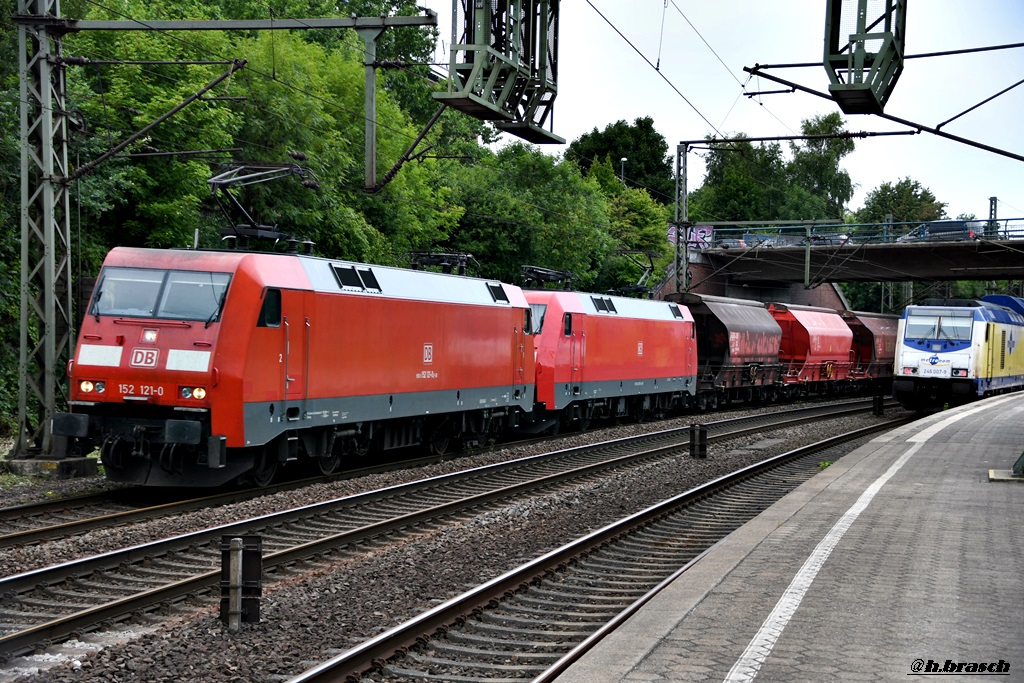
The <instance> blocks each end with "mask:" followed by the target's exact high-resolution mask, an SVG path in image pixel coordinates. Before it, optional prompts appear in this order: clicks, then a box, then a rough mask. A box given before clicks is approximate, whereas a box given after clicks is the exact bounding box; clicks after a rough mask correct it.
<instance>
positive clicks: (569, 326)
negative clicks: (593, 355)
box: [562, 313, 572, 337]
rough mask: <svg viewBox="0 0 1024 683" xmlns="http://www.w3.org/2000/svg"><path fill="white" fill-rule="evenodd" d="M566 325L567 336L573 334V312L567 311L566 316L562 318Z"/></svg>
mask: <svg viewBox="0 0 1024 683" xmlns="http://www.w3.org/2000/svg"><path fill="white" fill-rule="evenodd" d="M562 322H563V323H564V325H565V336H566V337H571V336H572V313H566V314H565V318H564V319H563V320H562Z"/></svg>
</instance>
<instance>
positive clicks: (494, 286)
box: [106, 247, 527, 307]
mask: <svg viewBox="0 0 1024 683" xmlns="http://www.w3.org/2000/svg"><path fill="white" fill-rule="evenodd" d="M106 264H111V265H118V266H123V267H136V268H180V269H184V270H210V271H225V272H235V271H238V270H245V271H247V272H250V273H251V274H252V276H253V277H256V278H257V279H258V280H259V281H261V282H262V284H263V285H265V286H269V287H280V288H282V289H311V290H313V291H317V292H328V293H339V292H344V293H346V294H353V295H367V296H377V297H385V298H400V299H415V300H419V301H434V302H445V303H460V304H476V305H492V306H493V305H498V306H510V305H514V306H519V307H525V306H526V305H527V304H526V301H525V299H524V298H523V296H522V291H521V290H520V289H519V288H518V287H516V286H515V285H507V284H505V283H502V282H500V281H498V280H484V279H480V278H471V277H466V276H462V275H448V274H443V273H434V272H430V271H425V270H408V269H404V268H394V267H390V266H377V265H371V264H366V263H356V262H353V261H341V260H337V259H327V258H321V257H317V256H305V255H300V254H281V253H273V252H252V251H205V250H186V249H135V248H128V247H117V248H115V249H113V250H111V252H110V254H108V256H107V261H106Z"/></svg>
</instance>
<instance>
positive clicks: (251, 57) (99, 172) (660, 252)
mask: <svg viewBox="0 0 1024 683" xmlns="http://www.w3.org/2000/svg"><path fill="white" fill-rule="evenodd" d="M0 2H2V3H3V6H4V7H5V8H6V9H7V15H8V16H10V15H11V14H13V13H14V11H15V5H16V3H15V2H14V1H13V0H0ZM341 12H343V13H344V15H345V16H356V15H362V16H382V15H395V14H412V13H416V12H418V10H417V9H416V7H415V6H414V4H413V3H409V2H406V0H350V1H349V2H346V3H344V5H343V6H341V8H340V9H339V6H338V5H337V3H334V2H330V1H329V0H274V1H273V2H272V3H270V4H267V3H263V2H253V1H252V0H224V1H223V2H218V3H207V2H200V1H199V0H168V1H167V2H163V3H158V4H153V3H147V2H143V1H142V0H110V1H109V2H104V3H100V4H97V3H94V2H89V1H88V0H67V1H66V2H65V3H63V13H64V15H65V16H66V17H69V18H75V19H125V18H138V19H146V18H154V19H156V18H159V19H268V18H302V17H319V16H338V15H339V13H341ZM435 33H436V32H435V31H434V30H431V29H425V28H401V29H388V30H386V31H384V32H383V33H382V35H381V36H380V39H379V41H378V44H377V59H378V61H387V62H389V63H390V64H392V65H395V66H397V67H398V68H383V67H382V68H380V69H379V70H378V92H377V93H376V94H377V114H376V123H377V141H376V142H377V169H376V171H377V177H378V178H380V177H382V176H383V175H384V174H385V173H386V172H388V171H389V170H390V169H391V168H392V166H393V165H395V163H396V162H397V161H398V160H399V159H400V158H401V157H402V156H403V154H404V153H405V151H406V150H407V149H408V148H409V147H410V146H411V145H412V144H413V141H414V140H415V139H416V138H417V136H418V135H419V134H420V133H421V131H422V130H423V126H424V124H425V122H426V121H427V120H428V119H429V118H430V116H431V115H433V113H434V112H436V111H437V109H438V107H437V103H436V102H435V101H434V100H433V98H432V97H431V93H432V92H434V91H436V90H437V89H438V88H441V87H443V86H441V85H438V84H436V83H434V82H433V81H432V80H431V79H430V78H428V75H429V67H428V66H427V62H429V61H431V59H430V58H431V57H432V53H433V45H434V42H435V37H436V36H435ZM17 50H18V44H17V32H16V31H14V30H5V31H3V33H2V34H0V55H2V56H3V57H4V59H3V60H2V64H0V87H2V88H3V95H4V96H3V97H0V196H2V199H3V202H2V203H0V221H2V222H0V229H2V230H3V231H4V233H3V235H2V236H0V237H2V239H0V289H2V291H5V292H8V293H9V294H10V293H12V292H15V291H18V287H19V283H20V276H19V267H20V250H19V246H18V242H19V239H20V227H19V222H18V220H19V219H18V216H19V211H18V208H17V207H18V206H19V205H20V201H21V197H20V140H19V139H18V125H19V119H20V116H19V113H18V107H19V105H18V102H19V100H20V93H19V87H18V73H17V68H18V59H17V56H18V53H17ZM364 50H365V44H364V42H363V40H362V39H361V38H360V37H359V36H358V35H357V34H356V33H355V32H354V31H352V30H346V29H337V30H327V31H324V30H315V31H313V30H309V31H272V32H271V31H266V32H259V31H230V32H224V31H209V32H154V31H93V32H89V31H83V32H78V33H72V34H68V35H67V36H66V37H65V39H64V49H63V52H64V54H65V55H66V56H80V57H85V58H87V59H88V60H90V62H89V63H87V65H85V66H71V67H69V68H68V70H67V79H66V81H67V86H68V96H67V109H68V110H70V111H72V112H74V116H73V118H74V121H75V122H76V124H77V123H81V124H83V125H82V126H78V125H76V126H75V129H74V131H73V135H72V138H71V143H70V147H69V158H70V159H71V162H72V166H73V167H75V168H78V167H81V166H82V165H84V164H87V163H89V162H91V161H92V160H95V159H97V158H98V157H100V155H102V154H104V153H105V152H106V151H108V150H109V149H110V148H111V147H113V146H114V145H116V144H118V143H120V142H121V141H123V140H126V139H127V138H128V137H129V136H130V135H132V134H133V133H135V132H136V131H138V130H140V129H141V128H142V127H143V126H146V125H148V124H150V123H152V122H154V121H156V120H157V119H158V118H160V117H161V116H164V115H165V114H166V113H168V112H169V111H170V110H171V109H172V108H174V107H176V106H178V105H179V104H180V103H182V102H183V101H184V100H185V99H186V98H188V97H189V96H191V95H193V94H194V93H196V92H197V91H198V90H199V89H200V88H202V87H204V86H205V85H207V84H208V83H210V82H212V81H213V80H214V79H215V78H217V77H219V76H220V75H222V74H224V73H225V72H226V71H227V70H228V68H229V64H230V63H233V62H235V61H238V62H241V61H244V62H245V66H244V67H243V68H241V69H240V70H238V71H236V72H235V73H234V74H233V75H231V77H230V78H228V79H226V80H224V81H223V82H222V83H220V84H219V85H218V86H216V87H215V88H214V89H213V90H212V91H211V92H210V93H208V96H207V97H204V98H202V99H200V100H197V101H195V102H192V103H191V104H189V105H188V106H186V107H184V108H183V109H182V110H181V111H179V112H178V113H177V114H175V115H174V116H172V117H170V118H168V119H166V120H165V121H163V122H162V123H160V124H159V125H157V126H156V127H155V128H154V129H153V130H151V131H150V132H149V133H148V134H147V135H145V136H144V137H142V138H140V139H138V140H137V141H135V142H134V143H133V144H132V145H131V146H129V147H128V148H127V149H126V150H124V153H123V154H120V155H118V156H116V157H113V158H110V159H108V160H106V161H104V162H103V163H101V164H98V165H96V166H95V168H93V169H92V170H91V172H90V173H88V174H87V175H85V176H83V177H82V178H80V179H79V180H78V181H77V182H76V183H75V184H74V185H73V186H72V188H71V197H72V201H73V205H72V209H71V215H72V217H73V219H72V245H71V246H72V250H73V253H74V255H73V261H74V263H75V264H76V272H75V273H74V277H75V279H76V280H78V279H80V278H87V277H91V276H95V275H96V273H97V272H98V270H99V267H100V264H101V262H102V260H103V258H104V256H105V254H106V252H107V251H108V250H109V249H110V248H111V247H113V246H117V245H128V246H149V247H181V246H191V245H192V244H193V243H194V242H195V241H196V236H197V235H198V243H199V246H201V247H219V246H221V244H222V242H221V235H222V232H221V231H222V229H223V228H225V227H226V225H227V224H228V223H227V219H226V218H225V216H224V215H222V213H221V211H220V209H219V208H218V206H217V204H216V202H215V201H214V198H213V195H212V192H211V188H210V185H209V184H208V182H207V181H208V180H209V179H210V178H211V177H213V176H214V175H216V174H218V173H221V172H223V171H225V170H227V169H229V168H232V167H235V166H238V165H240V164H276V165H279V166H282V167H284V166H286V165H288V164H301V166H302V167H303V169H305V172H306V173H307V174H312V176H315V178H316V180H317V181H318V187H317V188H316V189H312V188H310V187H307V186H305V185H304V184H303V182H302V180H303V178H302V177H300V176H299V175H291V176H287V177H284V178H281V179H278V180H275V181H273V182H267V183H260V184H253V185H248V186H246V187H235V188H234V189H233V190H232V191H233V192H234V193H235V196H236V197H237V199H238V201H239V202H240V203H241V204H242V205H243V206H244V207H245V208H246V209H247V210H248V211H249V212H250V213H251V214H252V216H253V217H254V218H255V220H256V221H257V222H259V223H261V224H264V225H272V226H277V227H278V228H279V230H280V231H281V233H282V234H286V235H294V236H296V237H299V238H309V239H312V240H313V241H314V242H315V243H316V245H317V246H316V252H317V253H318V254H320V255H323V256H328V257H331V258H343V259H350V260H356V261H363V262H369V263H380V264H389V265H404V264H406V263H407V257H406V253H407V252H409V251H461V252H466V253H472V254H473V256H474V258H475V260H476V264H478V265H475V266H474V274H477V275H481V276H486V277H489V278H499V279H502V280H506V281H517V280H518V279H519V276H520V268H521V267H522V266H523V265H537V266H543V267H546V268H552V269H556V270H571V271H573V273H574V274H575V276H576V277H575V279H574V284H575V285H576V286H577V287H579V288H580V289H594V290H598V291H604V290H612V289H618V288H622V287H625V286H627V285H633V284H636V283H637V282H638V280H639V279H640V278H641V277H642V276H643V275H644V273H645V270H646V269H647V268H648V265H649V263H651V262H652V261H653V263H654V264H655V273H654V274H653V277H652V282H656V281H657V279H658V278H659V277H661V276H662V271H663V268H664V266H665V265H666V264H667V262H668V259H669V256H670V254H669V253H668V252H669V244H668V242H667V236H666V228H667V223H668V221H669V220H670V218H671V213H672V208H671V206H672V205H673V204H674V198H675V178H674V174H673V161H672V159H671V158H670V156H669V153H668V151H669V149H668V144H667V142H666V141H665V139H664V137H663V136H662V135H660V134H659V133H658V132H657V130H656V129H655V127H654V121H653V119H651V118H650V117H643V118H638V119H636V120H635V121H634V122H633V123H631V124H630V123H626V122H625V121H617V122H614V123H610V124H609V125H608V126H606V127H605V128H604V129H603V130H602V131H598V129H597V128H595V129H594V130H593V131H592V132H590V133H587V134H585V135H583V136H581V137H580V138H578V139H577V140H574V141H573V142H572V143H571V144H570V145H569V147H568V149H567V152H566V155H565V157H564V158H558V157H553V156H550V155H548V154H545V153H542V152H541V151H540V149H539V148H536V147H533V146H530V145H526V144H523V143H519V142H515V143H512V144H509V145H507V146H505V147H503V148H502V149H500V150H499V151H493V150H492V147H491V146H490V143H492V142H494V141H495V139H496V133H495V131H494V129H493V128H492V127H491V126H490V124H487V123H485V122H481V121H479V120H476V119H473V118H471V117H468V116H466V115H464V114H461V113H459V112H456V111H454V110H448V111H446V112H444V114H443V115H442V116H441V117H440V119H439V120H438V122H437V124H436V125H435V126H434V127H433V128H432V129H431V130H430V132H429V133H427V134H426V136H425V138H424V140H423V142H422V143H421V144H420V145H419V147H418V148H417V149H418V150H420V152H421V154H419V155H418V156H416V157H415V158H414V159H413V160H411V161H408V162H406V163H405V164H404V166H402V168H401V170H400V172H398V173H397V174H396V175H395V176H394V179H393V180H392V181H391V182H389V183H388V184H386V185H385V186H384V187H383V188H382V189H381V190H380V191H379V192H375V193H367V192H366V191H365V189H364V185H365V181H364V154H363V150H364V142H365V123H366V121H365V114H364V87H365V86H364V82H365V80H364V79H365V64H364V62H365V56H366V55H365V52H364ZM172 62H191V63H189V64H183V63H177V64H175V63H172ZM841 130H842V121H841V119H840V118H839V117H838V116H837V115H829V116H825V117H819V118H816V119H812V120H810V121H806V122H804V131H805V132H806V133H830V132H838V131H841ZM852 145H853V143H852V142H850V141H848V140H846V141H814V142H808V143H806V144H800V145H793V146H791V147H790V152H791V154H792V159H790V160H787V159H786V158H785V157H784V155H783V150H782V148H781V147H780V146H779V145H771V144H769V145H754V144H752V143H749V142H745V141H741V142H740V143H736V144H732V145H728V146H725V145H721V144H719V145H715V146H714V149H712V150H711V151H710V152H709V153H708V155H707V161H708V174H707V177H706V178H705V180H704V183H703V186H702V187H700V188H699V189H698V190H696V191H695V192H693V193H692V194H691V197H690V204H691V216H692V217H695V218H696V219H702V220H737V221H738V220H789V219H797V218H824V217H836V216H837V212H841V211H842V210H844V209H845V206H846V203H847V202H849V199H850V194H851V192H852V184H851V183H850V182H849V177H848V175H847V174H846V173H845V171H843V170H842V169H841V168H840V166H839V164H840V162H841V160H842V158H843V157H844V156H845V155H846V154H848V153H849V151H850V150H852ZM424 150H425V151H424ZM296 152H300V153H301V155H302V157H301V158H297V157H296V155H295V154H294V153H296ZM158 153H159V155H157V154H158ZM623 157H626V159H627V161H626V162H625V164H624V165H623V164H622V162H621V161H620V160H621V159H622V158H623ZM293 168H295V169H296V170H298V167H297V166H296V167H293ZM621 176H624V180H625V182H623V178H622V177H621ZM306 179H307V180H310V179H312V177H308V178H306ZM929 207H930V209H929ZM942 208H944V205H942V204H940V203H938V202H937V201H936V200H935V198H934V197H933V196H931V193H929V192H927V190H924V189H923V188H921V187H920V186H919V185H917V184H916V183H914V182H913V181H910V180H909V179H906V180H904V181H900V183H897V184H896V185H894V186H889V185H883V186H882V187H880V188H878V189H877V190H876V191H875V192H874V193H872V194H871V195H869V202H868V204H867V205H866V206H865V208H864V210H863V211H864V214H863V216H864V218H865V219H866V218H868V217H869V216H874V215H875V214H877V213H879V212H881V214H882V215H883V216H884V214H885V213H894V215H895V216H896V220H906V219H909V216H911V215H914V216H916V217H918V218H920V219H921V220H926V219H928V218H929V217H932V216H933V214H935V212H936V211H937V212H938V214H939V215H941V212H942ZM926 209H928V210H926ZM929 211H930V213H929ZM858 216H860V214H858ZM233 218H234V219H235V220H240V219H241V216H238V215H233ZM257 246H258V248H264V249H275V248H280V247H279V246H275V245H274V244H271V243H263V244H260V245H257ZM78 263H81V270H80V271H78V270H77V264H78ZM79 313H80V312H79ZM19 314H20V311H19V297H16V296H11V295H9V296H7V297H2V298H0V416H5V417H0V432H2V431H3V430H4V429H9V428H10V426H11V425H12V423H13V418H12V416H13V415H15V414H16V409H15V408H16V405H17V396H16V391H17V348H18V345H19V339H18V319H19ZM4 420H6V421H4Z"/></svg>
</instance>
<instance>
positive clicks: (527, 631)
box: [462, 619, 594, 643]
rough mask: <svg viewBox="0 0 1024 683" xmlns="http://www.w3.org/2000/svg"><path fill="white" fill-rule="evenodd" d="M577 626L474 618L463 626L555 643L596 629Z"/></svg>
mask: <svg viewBox="0 0 1024 683" xmlns="http://www.w3.org/2000/svg"><path fill="white" fill-rule="evenodd" d="M575 627H576V628H574V629H572V630H570V629H564V628H563V629H554V630H553V629H545V628H526V627H518V628H517V627H513V626H507V625H505V624H492V623H488V622H485V621H480V620H476V619H474V620H473V621H467V622H466V623H465V624H464V625H463V627H462V628H463V629H465V630H467V631H474V632H476V633H486V634H491V635H492V636H493V637H495V638H503V639H510V640H519V639H522V638H529V639H530V640H538V639H539V640H548V641H551V642H553V643H563V642H565V640H566V639H567V638H578V639H581V640H582V639H583V638H586V637H587V636H589V635H590V634H591V633H593V632H594V629H591V628H579V624H576V625H575Z"/></svg>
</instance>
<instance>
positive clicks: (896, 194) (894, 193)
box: [843, 178, 974, 310]
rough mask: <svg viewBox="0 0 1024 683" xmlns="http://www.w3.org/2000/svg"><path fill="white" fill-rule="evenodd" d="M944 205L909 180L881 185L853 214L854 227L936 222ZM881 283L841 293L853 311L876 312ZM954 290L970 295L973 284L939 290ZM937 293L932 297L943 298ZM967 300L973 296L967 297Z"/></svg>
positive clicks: (851, 287) (849, 285)
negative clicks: (861, 224) (855, 224)
mask: <svg viewBox="0 0 1024 683" xmlns="http://www.w3.org/2000/svg"><path fill="white" fill-rule="evenodd" d="M945 209H946V204H945V203H943V202H940V201H939V200H938V199H936V198H935V195H933V194H932V193H931V191H930V190H928V188H926V187H923V186H922V185H921V183H919V182H917V181H916V180H911V179H910V178H903V179H902V180H900V181H898V182H896V183H888V182H885V183H882V184H881V185H879V186H878V187H876V188H875V189H874V190H872V191H871V192H869V193H868V195H867V197H866V199H865V200H864V206H863V207H861V208H860V209H859V210H857V212H856V213H855V220H856V222H857V223H885V222H886V221H887V220H889V217H890V216H891V219H892V221H893V222H895V223H916V222H918V221H920V222H926V221H934V220H939V219H941V218H944V217H945V213H946V212H945ZM881 288H882V284H881V283H875V282H848V283H844V284H843V292H844V294H845V295H846V297H847V299H848V300H849V302H850V305H851V306H852V307H854V308H858V307H859V308H860V309H861V310H878V307H879V302H880V299H881ZM951 288H956V289H957V290H959V291H962V292H964V293H966V292H967V291H968V290H970V291H973V283H953V284H951V285H950V288H947V287H946V286H945V285H942V286H940V287H939V289H941V290H942V292H945V291H949V292H952V291H953V289H951ZM931 289H932V287H931V286H929V285H927V284H926V285H925V286H924V287H917V288H915V290H916V291H917V292H918V293H919V292H921V291H930V290H931ZM942 292H940V293H937V294H933V296H943V295H944V294H943V293H942ZM967 296H974V295H973V294H968V295H967Z"/></svg>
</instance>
